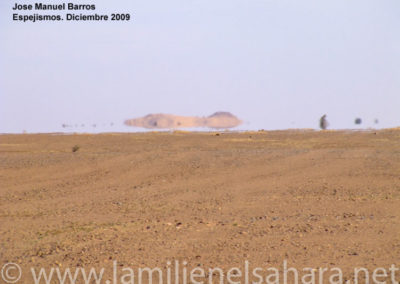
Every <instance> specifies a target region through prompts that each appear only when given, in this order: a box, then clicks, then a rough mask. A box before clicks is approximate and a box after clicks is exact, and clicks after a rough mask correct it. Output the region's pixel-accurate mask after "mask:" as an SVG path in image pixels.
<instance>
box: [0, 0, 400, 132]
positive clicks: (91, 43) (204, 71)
mask: <svg viewBox="0 0 400 284" xmlns="http://www.w3.org/2000/svg"><path fill="white" fill-rule="evenodd" d="M36 2H37V1H36ZM70 2H73V3H77V4H78V3H82V2H76V1H70ZM15 3H21V4H25V3H35V1H31V0H27V1H9V0H5V1H1V2H0V133H21V132H22V131H24V130H25V131H27V132H30V133H32V132H59V131H68V132H72V131H76V132H80V131H82V132H88V131H92V132H101V131H137V130H140V129H135V128H129V127H126V126H124V125H123V121H124V120H125V119H128V118H134V117H139V116H144V115H146V114H149V113H170V114H176V115H195V116H208V115H210V114H212V113H214V112H216V111H229V112H232V113H233V114H235V115H237V116H238V117H239V118H241V119H242V120H243V121H245V123H244V124H243V125H242V126H241V127H240V128H239V129H286V128H318V119H319V117H320V116H321V115H323V114H327V118H328V121H329V123H330V128H333V129H343V128H344V129H348V128H360V127H361V128H368V127H377V128H383V127H396V126H400V111H399V110H400V32H399V31H400V1H398V0H379V1H377V0H302V1H297V0H290V1H289V0H229V1H228V0H219V1H211V0H171V1H165V0H163V1H161V0H146V1H128V0H115V1H105V0H89V1H85V4H86V3H87V4H96V11H95V12H86V13H98V14H105V13H111V12H117V11H121V12H124V13H130V14H131V15H132V16H133V20H132V21H130V22H121V23H115V22H80V23H76V22H75V23H72V22H66V21H63V22H60V23H56V22H42V23H38V22H37V23H18V22H13V21H12V13H13V11H12V10H11V7H12V6H14V5H15ZM43 3H50V2H43ZM51 3H62V1H58V2H54V1H52V2H51ZM66 3H68V1H66ZM22 13H27V12H22ZM76 13H82V12H79V11H78V12H76ZM356 117H360V118H362V119H363V124H362V125H361V126H357V127H356V125H355V124H354V119H355V118H356ZM375 119H379V124H374V120H375ZM63 123H65V124H70V125H75V124H77V125H79V126H80V125H81V124H85V125H86V126H85V127H77V128H68V129H64V128H62V127H61V125H62V124H63ZM110 123H114V124H113V126H110ZM93 124H96V125H97V127H96V128H93V127H92V125H93Z"/></svg>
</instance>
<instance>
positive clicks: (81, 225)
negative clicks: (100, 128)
mask: <svg viewBox="0 0 400 284" xmlns="http://www.w3.org/2000/svg"><path fill="white" fill-rule="evenodd" d="M74 145H78V146H79V149H78V150H77V151H76V152H72V150H71V149H72V147H73V146H74ZM0 185H1V187H0V266H1V265H3V263H6V262H15V263H17V264H19V265H20V266H21V267H22V268H23V271H24V272H23V277H22V279H21V281H22V282H21V281H20V282H19V283H32V280H29V279H30V278H29V273H28V272H27V270H26V269H27V268H29V267H36V268H40V267H46V268H50V267H62V268H65V267H77V266H78V267H87V268H89V267H106V268H107V269H111V268H112V265H113V261H114V260H117V261H118V268H119V269H122V268H124V267H132V268H135V267H139V266H140V267H145V266H149V267H161V268H164V269H165V268H167V267H168V264H167V262H168V261H172V262H174V261H175V260H177V261H180V262H183V261H187V262H188V264H187V267H188V268H193V267H203V268H205V269H206V268H209V267H220V268H224V269H228V268H230V267H234V266H239V267H243V263H244V261H245V260H248V261H249V263H250V265H251V266H252V267H255V266H258V267H278V268H279V267H282V263H283V261H284V260H287V262H288V263H289V265H290V266H291V267H296V268H299V269H300V268H303V267H315V268H319V267H340V268H342V269H343V271H345V278H346V277H350V276H351V269H353V267H356V266H364V267H366V268H368V269H371V270H372V269H374V268H376V267H386V268H388V267H389V266H390V265H391V264H396V265H397V266H398V267H400V130H394V129H393V130H382V131H367V132H339V131H326V132H319V131H274V132H247V133H223V132H222V133H185V132H174V133H145V134H100V135H50V134H48V135H44V134H43V135H1V136H0ZM397 279H400V273H399V274H398V278H397ZM0 283H3V282H1V280H0ZM43 283H44V282H43ZM54 283H57V282H54ZM79 283H82V282H79Z"/></svg>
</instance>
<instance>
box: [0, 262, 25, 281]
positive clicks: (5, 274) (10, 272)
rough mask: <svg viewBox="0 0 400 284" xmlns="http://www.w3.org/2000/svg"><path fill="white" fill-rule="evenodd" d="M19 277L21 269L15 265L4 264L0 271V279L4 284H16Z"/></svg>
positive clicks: (10, 263)
mask: <svg viewBox="0 0 400 284" xmlns="http://www.w3.org/2000/svg"><path fill="white" fill-rule="evenodd" d="M21 275H22V271H21V267H19V265H18V264H16V263H12V262H9V263H6V264H4V265H3V268H2V269H1V278H2V279H3V280H4V281H5V282H6V283H17V282H18V280H19V279H20V278H21Z"/></svg>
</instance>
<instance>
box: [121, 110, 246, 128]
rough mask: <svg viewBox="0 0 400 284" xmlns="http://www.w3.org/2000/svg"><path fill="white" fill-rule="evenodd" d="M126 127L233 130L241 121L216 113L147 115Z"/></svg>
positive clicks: (128, 121) (128, 123)
mask: <svg viewBox="0 0 400 284" xmlns="http://www.w3.org/2000/svg"><path fill="white" fill-rule="evenodd" d="M125 124H126V125H128V126H136V127H143V128H149V129H163V128H184V127H187V128H189V127H209V128H233V127H236V126H239V125H240V124H242V121H241V120H240V119H238V118H237V117H236V116H234V115H233V114H231V113H229V112H222V111H220V112H216V113H214V114H212V115H210V116H208V117H196V116H178V115H173V114H162V113H157V114H148V115H146V116H144V117H140V118H134V119H128V120H126V121H125Z"/></svg>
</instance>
